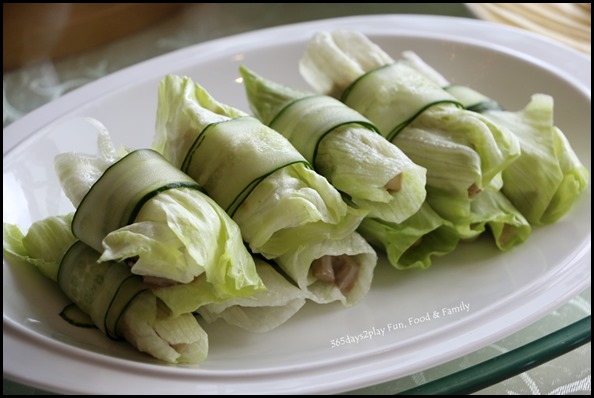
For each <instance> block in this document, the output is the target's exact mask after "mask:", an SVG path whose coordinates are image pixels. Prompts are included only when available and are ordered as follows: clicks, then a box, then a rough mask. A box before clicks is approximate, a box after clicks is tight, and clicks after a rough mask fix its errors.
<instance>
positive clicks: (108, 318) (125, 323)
mask: <svg viewBox="0 0 594 398" xmlns="http://www.w3.org/2000/svg"><path fill="white" fill-rule="evenodd" d="M71 221H72V214H69V215H65V216H53V217H48V218H47V219H44V220H41V221H37V222H35V223H33V224H32V225H31V226H30V228H29V229H28V231H27V232H26V234H23V232H22V231H21V230H20V228H19V227H18V226H16V225H12V224H6V223H5V224H4V225H3V232H4V236H3V253H4V257H5V258H6V259H7V260H8V261H9V262H11V264H13V265H14V266H21V265H22V266H31V265H33V266H35V267H36V268H37V269H38V270H39V271H40V272H41V273H42V274H43V275H44V276H46V277H47V278H49V279H51V280H53V281H54V282H56V284H57V286H58V287H59V288H60V290H61V291H62V292H63V293H64V294H66V296H67V297H68V298H69V299H70V300H72V302H73V303H74V304H76V306H77V307H78V308H79V309H80V310H81V311H82V312H83V313H84V314H86V315H88V319H89V321H90V322H92V324H93V325H95V326H96V327H97V328H98V329H99V330H100V331H101V332H102V333H104V334H105V335H106V336H108V337H110V338H112V339H125V340H127V341H128V342H129V343H130V344H132V345H133V346H134V347H136V349H138V350H139V351H141V352H145V353H147V354H149V355H152V356H153V357H155V358H157V359H160V360H162V361H166V362H170V363H190V364H197V363H200V362H202V361H203V360H204V359H206V357H207V354H208V337H207V335H206V333H205V332H204V330H203V329H202V327H201V326H200V324H199V323H198V322H197V320H196V318H195V317H194V316H193V315H192V314H191V313H183V314H173V313H172V312H171V310H170V309H169V308H168V307H167V306H166V305H165V304H164V303H163V302H162V301H161V300H159V299H158V298H157V297H156V296H155V295H154V294H153V293H152V292H151V290H150V286H149V285H147V284H145V283H143V281H142V278H141V277H140V276H137V275H133V274H132V273H131V272H130V269H129V267H128V266H127V265H126V264H124V263H121V262H114V261H104V262H97V259H98V258H99V253H98V252H96V251H95V250H94V249H92V248H91V247H90V246H87V245H86V244H84V243H82V242H81V241H79V240H77V239H76V237H74V235H72V233H71ZM77 319H80V318H77ZM85 324H86V323H85Z"/></svg>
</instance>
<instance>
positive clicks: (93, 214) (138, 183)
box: [72, 149, 202, 252]
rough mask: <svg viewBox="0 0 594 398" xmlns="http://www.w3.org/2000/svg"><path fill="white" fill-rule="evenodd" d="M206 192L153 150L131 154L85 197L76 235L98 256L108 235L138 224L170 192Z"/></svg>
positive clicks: (75, 226)
mask: <svg viewBox="0 0 594 398" xmlns="http://www.w3.org/2000/svg"><path fill="white" fill-rule="evenodd" d="M179 187H189V188H194V189H198V190H202V188H201V187H200V186H199V185H198V184H197V183H196V181H194V180H193V179H192V178H191V177H189V176H187V175H186V174H185V173H183V172H182V171H181V170H179V169H178V168H176V167H174V166H173V165H172V164H171V163H169V162H168V161H167V160H166V159H165V158H164V157H163V156H162V155H161V154H159V153H158V152H156V151H154V150H152V149H139V150H136V151H133V152H130V153H129V154H128V155H126V156H124V157H123V158H122V159H120V160H119V161H117V162H116V163H114V164H113V165H111V166H110V167H109V168H108V169H107V170H105V172H104V173H103V175H102V176H101V177H100V178H99V179H98V180H97V182H95V184H93V186H92V187H91V189H90V190H89V192H88V193H87V194H86V195H85V197H84V198H83V200H82V202H81V203H80V205H79V207H78V209H77V210H76V212H75V214H74V219H73V220H72V233H73V234H74V236H76V237H77V239H79V240H81V241H83V242H85V243H86V244H87V245H89V246H91V247H92V248H93V249H95V250H97V251H98V252H102V251H103V246H102V243H101V242H102V241H103V238H105V236H106V235H107V234H109V233H110V232H112V231H115V230H116V229H119V228H121V227H123V226H126V225H128V224H130V223H132V222H134V219H135V217H136V216H137V215H138V212H139V211H140V209H141V208H142V206H143V205H144V204H145V203H146V202H147V201H148V200H149V199H150V198H152V197H153V196H155V195H156V194H158V193H159V192H162V191H163V190H166V189H172V188H179Z"/></svg>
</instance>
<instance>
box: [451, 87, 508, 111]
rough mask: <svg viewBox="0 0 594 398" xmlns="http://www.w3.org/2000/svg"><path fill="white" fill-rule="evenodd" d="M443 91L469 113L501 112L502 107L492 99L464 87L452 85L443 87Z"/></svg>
mask: <svg viewBox="0 0 594 398" xmlns="http://www.w3.org/2000/svg"><path fill="white" fill-rule="evenodd" d="M444 90H445V91H447V92H448V93H450V94H452V95H453V96H454V97H456V99H457V100H458V101H459V102H460V103H461V104H462V106H464V108H466V109H467V110H469V111H473V112H478V113H481V112H486V111H501V110H503V107H502V106H501V105H500V104H499V103H498V102H497V101H495V100H494V99H491V98H489V97H487V96H485V95H483V94H481V93H479V92H478V91H475V90H473V89H471V88H470V87H466V86H459V85H456V84H452V85H450V86H447V87H444Z"/></svg>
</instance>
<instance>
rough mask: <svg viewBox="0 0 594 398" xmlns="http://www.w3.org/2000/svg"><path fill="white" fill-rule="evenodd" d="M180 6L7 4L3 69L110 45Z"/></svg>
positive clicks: (4, 7)
mask: <svg viewBox="0 0 594 398" xmlns="http://www.w3.org/2000/svg"><path fill="white" fill-rule="evenodd" d="M180 7H181V4H179V3H156V4H148V3H142V4H139V3H112V4H100V3H89V4H81V3H48V4H41V3H37V4H32V3H26V4H25V3H22V4H14V3H13V4H6V3H4V4H3V5H2V13H3V36H2V42H3V43H2V44H3V69H4V70H9V69H13V68H17V67H20V66H25V65H29V64H33V63H37V62H41V61H45V60H56V59H59V58H62V57H64V56H67V55H71V54H74V53H78V52H80V51H84V50H87V49H90V48H93V47H97V46H100V45H103V44H106V43H109V42H110V41H112V40H115V39H118V38H121V37H123V36H126V35H129V34H132V33H135V32H138V31H140V30H142V29H144V28H147V27H150V26H151V25H153V24H156V23H158V22H159V21H160V20H162V19H164V18H166V17H168V16H171V15H172V13H174V12H176V11H178V10H179V9H180Z"/></svg>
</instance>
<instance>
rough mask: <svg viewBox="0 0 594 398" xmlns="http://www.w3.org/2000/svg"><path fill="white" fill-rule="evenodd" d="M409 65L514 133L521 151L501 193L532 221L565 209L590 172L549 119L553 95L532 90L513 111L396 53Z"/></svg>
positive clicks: (411, 56) (547, 218) (549, 221)
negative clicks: (534, 92)
mask: <svg viewBox="0 0 594 398" xmlns="http://www.w3.org/2000/svg"><path fill="white" fill-rule="evenodd" d="M402 57H403V59H404V60H405V62H407V63H408V64H409V65H410V66H411V67H413V68H415V69H416V70H418V71H419V72H421V73H423V74H424V75H425V76H426V77H427V78H429V79H431V80H432V81H433V82H435V84H438V85H440V86H442V87H444V89H445V90H447V91H448V92H449V93H451V94H452V95H453V96H454V97H456V99H457V100H458V101H460V102H461V103H462V104H463V105H464V106H465V107H466V109H469V110H473V111H475V112H480V113H481V114H482V115H483V116H484V117H486V118H488V119H490V120H492V121H493V122H494V123H497V124H498V125H501V126H505V127H507V128H508V129H509V130H510V131H512V132H513V134H514V135H515V136H516V137H517V139H518V141H519V143H520V148H521V155H520V157H519V158H518V159H517V161H515V162H513V163H512V164H511V165H510V166H509V167H507V168H506V169H505V170H504V171H503V173H502V178H503V188H502V190H503V193H504V194H505V195H506V196H507V197H508V198H509V200H510V201H511V202H512V203H513V204H514V206H515V207H516V208H517V209H518V210H519V211H520V212H521V213H522V214H523V215H524V217H526V219H527V220H528V221H529V222H530V223H531V224H535V225H545V224H552V223H554V222H556V221H558V220H559V219H560V218H562V217H563V216H564V215H565V214H567V213H568V212H569V210H570V209H571V208H572V206H573V204H574V203H575V201H576V200H577V199H578V197H579V196H580V194H581V193H582V192H583V191H584V190H585V189H586V187H587V186H588V183H589V178H590V173H589V171H588V169H586V167H585V166H584V165H583V164H582V162H581V161H580V160H579V158H578V157H577V155H576V153H575V151H574V150H573V148H572V147H571V144H570V143H569V141H568V140H567V137H566V136H565V134H564V133H563V131H561V129H560V128H559V127H557V126H556V125H555V123H554V98H553V97H552V96H550V95H547V94H542V93H536V94H533V95H532V96H531V98H530V100H529V102H528V104H527V105H526V106H525V107H524V108H523V109H520V110H518V111H507V110H505V109H504V107H503V106H502V105H501V104H500V103H499V102H498V101H496V100H495V99H493V98H490V97H488V96H486V95H484V94H483V93H480V92H477V91H476V90H473V89H472V88H470V87H467V86H463V85H452V84H450V82H449V81H448V80H447V79H446V78H445V77H444V76H442V75H441V74H440V73H439V72H438V71H437V70H435V69H434V68H432V67H431V66H430V65H429V64H427V63H426V62H425V61H424V60H423V59H422V58H421V57H419V56H418V55H417V54H415V53H414V52H412V51H406V52H404V53H403V54H402Z"/></svg>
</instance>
